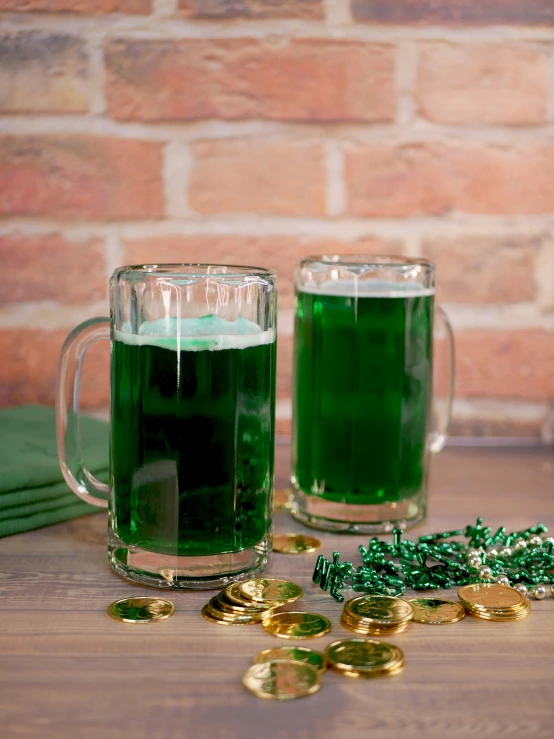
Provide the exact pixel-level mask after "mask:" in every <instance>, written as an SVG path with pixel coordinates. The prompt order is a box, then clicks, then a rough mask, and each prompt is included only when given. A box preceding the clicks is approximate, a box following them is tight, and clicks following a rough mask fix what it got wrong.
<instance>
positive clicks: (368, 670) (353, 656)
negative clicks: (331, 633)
mask: <svg viewBox="0 0 554 739" xmlns="http://www.w3.org/2000/svg"><path fill="white" fill-rule="evenodd" d="M325 656H326V658H327V662H328V664H329V666H330V667H332V668H333V669H334V670H338V671H339V672H343V673H345V674H349V673H352V674H351V675H350V676H351V677H354V676H356V677H357V676H360V677H361V676H364V677H371V676H373V675H375V676H377V675H382V674H386V673H390V672H396V671H398V670H400V669H402V667H403V666H404V654H403V652H402V650H401V649H399V648H398V647H396V646H394V644H388V643H387V642H381V641H375V640H373V639H341V640H340V641H336V642H333V643H332V644H329V646H328V647H327V649H326V650H325Z"/></svg>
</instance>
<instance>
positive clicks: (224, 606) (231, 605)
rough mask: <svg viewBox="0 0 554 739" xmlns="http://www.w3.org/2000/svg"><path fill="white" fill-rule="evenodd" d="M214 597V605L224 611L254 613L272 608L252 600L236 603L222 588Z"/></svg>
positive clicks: (260, 612)
mask: <svg viewBox="0 0 554 739" xmlns="http://www.w3.org/2000/svg"><path fill="white" fill-rule="evenodd" d="M214 598H215V601H214V605H215V607H216V608H219V610H221V611H225V612H226V613H249V614H252V615H256V614H264V613H268V612H270V611H271V610H272V609H273V607H272V608H268V607H267V606H264V605H263V604H261V603H254V602H253V601H250V602H249V603H242V604H241V603H236V602H235V601H233V600H231V599H230V598H229V597H228V596H227V595H226V592H225V590H222V591H221V593H218V594H217V595H216V596H214ZM214 598H212V600H214ZM275 607H277V606H275Z"/></svg>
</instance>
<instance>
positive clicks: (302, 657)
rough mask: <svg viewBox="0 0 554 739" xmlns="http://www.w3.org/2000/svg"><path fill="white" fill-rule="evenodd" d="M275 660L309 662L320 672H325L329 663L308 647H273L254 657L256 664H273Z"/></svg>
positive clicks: (322, 655) (319, 653)
mask: <svg viewBox="0 0 554 739" xmlns="http://www.w3.org/2000/svg"><path fill="white" fill-rule="evenodd" d="M273 660H293V661H294V662H307V663H308V664H309V665H311V666H312V667H315V669H316V670H317V671H318V672H325V670H326V667H327V663H326V661H325V655H324V654H323V653H322V652H318V651H317V650H316V649H309V648H308V647H273V648H272V649H264V650H263V652H258V654H257V655H256V656H255V657H254V664H255V665H257V664H259V663H260V662H271V661H273Z"/></svg>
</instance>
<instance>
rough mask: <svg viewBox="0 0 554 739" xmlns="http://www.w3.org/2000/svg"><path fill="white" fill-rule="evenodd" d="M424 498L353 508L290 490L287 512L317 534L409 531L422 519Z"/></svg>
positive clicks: (355, 506)
mask: <svg viewBox="0 0 554 739" xmlns="http://www.w3.org/2000/svg"><path fill="white" fill-rule="evenodd" d="M424 501H425V495H424V494H423V493H422V492H420V493H418V494H417V495H415V496H414V497H412V498H406V499H405V500H399V501H394V502H391V503H380V504H379V505H353V504H351V503H335V502H332V501H328V500H324V499H323V498H321V497H319V496H316V495H313V494H307V493H304V492H303V491H302V490H298V489H296V490H295V489H294V487H293V491H292V497H291V507H290V511H291V514H292V516H293V518H295V519H296V520H297V521H300V522H301V523H303V524H304V525H306V526H310V527H311V528H313V529H319V530H320V531H334V532H337V533H347V534H390V533H391V532H392V530H393V529H410V528H412V527H413V526H416V525H417V524H418V523H421V522H422V521H423V520H424V519H425V516H426V513H427V511H426V507H425V503H424Z"/></svg>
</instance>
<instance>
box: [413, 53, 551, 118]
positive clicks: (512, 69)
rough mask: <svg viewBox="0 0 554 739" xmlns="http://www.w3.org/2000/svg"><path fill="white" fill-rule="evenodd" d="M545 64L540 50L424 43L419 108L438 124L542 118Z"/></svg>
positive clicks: (545, 74) (544, 56)
mask: <svg viewBox="0 0 554 739" xmlns="http://www.w3.org/2000/svg"><path fill="white" fill-rule="evenodd" d="M547 67H548V59H547V55H546V54H545V53H544V52H542V51H538V50H537V49H528V48H524V47H521V46H515V45H500V44H447V43H430V44H423V46H422V48H421V56H420V65H419V73H418V80H417V93H416V94H417V102H418V107H419V112H420V114H421V115H422V116H424V117H425V118H427V119H428V120H430V121H435V122H437V123H458V124H464V123H496V124H509V125H523V124H529V123H542V122H544V121H545V120H546V101H547V96H548V80H547V73H548V69H547Z"/></svg>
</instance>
